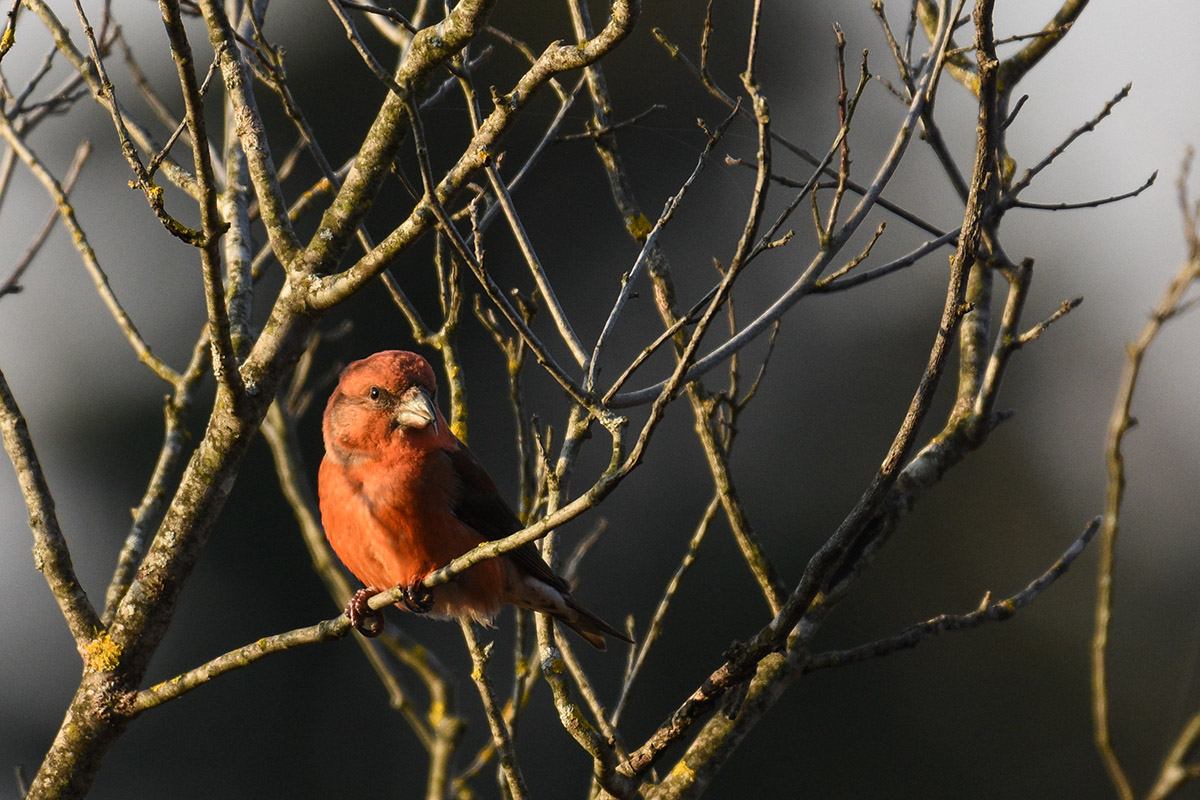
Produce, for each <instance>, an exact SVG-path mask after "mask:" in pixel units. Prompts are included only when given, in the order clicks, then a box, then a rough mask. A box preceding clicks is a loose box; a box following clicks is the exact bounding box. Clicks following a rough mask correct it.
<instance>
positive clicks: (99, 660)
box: [83, 631, 121, 672]
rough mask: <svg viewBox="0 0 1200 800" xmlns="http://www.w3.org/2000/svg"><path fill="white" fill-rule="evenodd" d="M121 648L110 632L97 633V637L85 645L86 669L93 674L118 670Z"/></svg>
mask: <svg viewBox="0 0 1200 800" xmlns="http://www.w3.org/2000/svg"><path fill="white" fill-rule="evenodd" d="M120 660H121V646H120V645H118V644H117V643H116V642H114V641H113V640H112V638H111V637H109V635H108V631H96V637H95V638H94V639H92V640H91V641H90V642H88V643H87V644H86V645H84V648H83V661H84V667H85V668H86V669H87V670H89V671H91V672H108V671H110V670H114V669H116V668H117V665H118V664H119V663H120Z"/></svg>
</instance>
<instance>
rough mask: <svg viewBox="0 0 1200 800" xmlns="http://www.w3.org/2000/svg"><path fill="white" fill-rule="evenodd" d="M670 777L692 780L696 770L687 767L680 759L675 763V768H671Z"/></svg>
mask: <svg viewBox="0 0 1200 800" xmlns="http://www.w3.org/2000/svg"><path fill="white" fill-rule="evenodd" d="M671 775H672V776H674V777H677V778H686V779H687V780H689V781H690V780H692V779H693V778H695V777H696V770H694V769H692V768H691V767H689V766H688V765H687V762H686V761H684V760H683V759H682V758H681V759H679V760H678V761H676V762H675V766H673V767H671Z"/></svg>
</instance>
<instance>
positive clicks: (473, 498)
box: [445, 442, 569, 594]
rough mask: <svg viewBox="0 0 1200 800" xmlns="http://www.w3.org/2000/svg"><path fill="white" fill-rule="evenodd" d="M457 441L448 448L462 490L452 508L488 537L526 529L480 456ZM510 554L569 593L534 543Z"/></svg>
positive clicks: (521, 563) (540, 577)
mask: <svg viewBox="0 0 1200 800" xmlns="http://www.w3.org/2000/svg"><path fill="white" fill-rule="evenodd" d="M457 444H458V446H457V447H455V448H452V449H447V450H446V451H445V453H446V455H447V456H449V457H450V464H451V466H452V467H453V468H454V471H455V472H456V473H457V474H458V478H459V485H460V487H461V489H462V491H461V495H460V497H459V498H458V502H457V503H455V504H454V507H453V508H452V509H451V512H452V513H453V514H454V516H456V517H458V518H459V519H460V520H462V521H463V522H465V523H466V524H467V525H469V526H471V527H472V528H474V529H475V531H476V532H477V533H478V534H479V535H480V536H482V537H483V538H484V539H491V540H494V539H503V538H504V537H505V536H508V535H509V534H510V533H516V532H517V531H519V530H521V529H522V528H524V527H525V526H524V525H522V524H521V520H520V518H519V517H518V516H517V514H516V512H514V511H513V510H512V508H511V507H510V506H509V505H508V503H506V502H504V498H503V497H501V496H500V491H499V490H498V489H497V488H496V484H495V482H493V481H492V477H491V476H490V475H488V473H487V470H486V469H484V467H483V464H481V463H479V459H477V458H475V455H474V454H473V453H472V452H471V451H470V450H468V449H467V446H466V445H464V444H463V443H462V442H458V443H457ZM507 556H508V557H509V558H511V559H512V560H513V561H514V562H516V564H517V565H518V566H519V567H521V569H522V570H523V571H525V572H527V573H529V574H531V575H533V576H534V577H536V578H538V579H539V580H541V581H543V582H544V583H548V584H550V585H551V586H553V587H554V588H555V589H557V590H558V591H560V592H562V593H564V594H569V587H568V586H567V582H566V581H564V580H563V579H562V578H560V577H559V576H558V575H555V574H554V570H552V569H550V567H549V565H547V564H546V562H545V561H543V560H542V557H541V555H540V554H539V553H538V551H537V548H536V547H534V546H533V543H532V542H531V543H529V544H525V545H522V546H520V547H518V548H517V549H516V550H510V551H509V552H508V553H507Z"/></svg>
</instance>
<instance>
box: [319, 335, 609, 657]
mask: <svg viewBox="0 0 1200 800" xmlns="http://www.w3.org/2000/svg"><path fill="white" fill-rule="evenodd" d="M436 394H437V382H436V379H435V377H434V374H433V369H432V368H431V367H430V366H429V363H428V362H427V361H425V359H424V358H422V357H421V356H419V355H417V354H416V353H409V352H405V351H402V350H386V351H383V352H380V353H376V354H374V355H372V356H369V357H367V358H364V359H362V360H361V361H355V362H354V363H353V364H351V365H350V366H348V367H346V369H345V371H343V372H342V375H341V378H340V380H339V381H338V385H337V388H336V389H335V390H334V392H333V394H332V395H331V396H330V398H329V403H328V405H327V406H326V408H325V417H324V423H323V432H324V438H325V457H324V459H322V461H321V470H320V475H319V479H318V488H319V495H320V501H321V521H322V523H323V524H324V526H325V535H326V537H327V538H328V539H329V544H330V545H331V546H332V547H333V550H334V552H335V553H337V555H338V558H340V559H341V560H342V563H343V564H345V565H346V567H347V568H349V570H350V571H351V572H353V573H354V575H355V577H357V578H358V579H359V580H360V581H362V583H363V584H364V586H365V587H366V588H364V589H362V590H360V591H359V592H357V593H356V594H355V596H354V599H353V600H351V601H350V603H349V605H348V606H347V609H346V613H347V614H348V615H349V616H350V621H351V623H353V625H354V627H355V628H356V629H358V630H359V631H360V632H362V633H364V634H367V635H374V634H376V633H378V632H379V630H380V629H381V627H382V625H381V620H379V619H378V618H377V617H375V616H374V614H373V612H371V611H370V609H369V607H368V606H367V604H366V603H367V600H368V599H369V598H370V597H371V596H372V595H375V594H378V593H379V592H381V591H384V590H386V589H390V588H392V587H394V586H401V587H404V599H403V602H404V605H405V606H407V607H408V608H409V610H412V611H416V612H419V613H429V614H432V615H433V616H435V617H442V618H450V617H456V618H464V617H465V618H468V619H472V620H475V621H476V622H481V623H485V624H487V623H490V622H491V620H492V619H493V618H494V617H495V615H496V613H497V612H498V611H499V610H500V607H501V606H502V605H504V604H505V603H509V604H512V605H515V606H519V607H521V608H528V609H532V610H534V611H539V612H541V613H543V614H548V615H549V616H551V617H553V618H554V619H557V620H559V621H560V622H562V623H563V624H564V625H566V626H567V627H569V628H571V629H572V630H574V631H575V632H576V633H578V634H579V635H580V636H582V637H583V638H584V639H586V640H587V641H588V642H589V643H590V644H591V645H593V646H595V647H598V648H600V649H601V650H603V649H605V640H604V635H605V634H607V635H609V636H613V637H616V638H617V639H621V640H622V641H626V642H628V641H630V639H629V638H628V637H626V636H625V635H624V634H622V633H621V632H620V631H618V630H617V629H615V628H613V627H612V626H611V625H609V624H608V623H606V622H604V620H602V619H600V618H599V617H597V616H596V615H595V614H593V613H592V612H590V611H588V610H587V609H585V608H584V607H583V606H581V605H579V603H578V602H576V600H575V598H573V597H572V596H571V592H570V587H568V586H567V582H566V581H565V580H563V579H562V578H561V577H560V576H558V575H556V574H555V573H554V571H553V570H551V569H550V567H549V566H548V565H547V564H546V562H545V561H543V560H542V557H541V555H540V554H539V553H538V551H537V548H535V547H534V546H533V544H526V545H524V546H522V547H519V548H517V549H516V550H511V551H509V552H507V553H505V554H503V555H501V556H498V557H496V558H492V559H488V560H487V561H483V562H480V563H479V564H476V565H475V566H473V567H471V568H470V569H468V570H466V571H465V572H463V573H461V574H460V575H458V577H457V578H455V579H454V580H452V581H450V582H449V583H444V584H440V585H438V586H435V587H433V588H432V589H426V588H425V587H424V586H423V585H422V583H421V582H422V580H423V579H424V577H425V576H426V575H428V574H429V573H430V572H432V571H433V570H435V569H438V568H440V567H443V566H445V565H446V564H448V563H449V562H450V561H451V560H453V559H454V558H456V557H458V556H460V555H462V554H463V553H465V552H467V551H468V550H470V549H472V548H473V547H475V546H476V545H478V544H480V543H481V542H485V541H488V540H491V539H500V538H502V537H504V536H507V535H509V534H510V533H514V532H515V531H519V530H521V528H522V527H524V526H523V525H522V524H521V521H520V519H518V518H517V515H516V514H515V513H514V512H513V510H512V508H511V507H510V506H509V505H508V503H506V502H505V501H504V498H503V497H501V495H500V492H499V490H497V489H496V484H495V483H494V482H493V481H492V479H491V477H490V476H489V475H488V473H487V470H485V469H484V467H483V465H482V464H480V463H479V460H478V459H476V458H475V456H474V455H472V453H471V451H470V450H468V449H467V446H466V445H465V444H463V443H462V442H461V441H459V439H458V437H456V436H455V435H454V434H453V433H452V432H451V431H450V428H449V426H448V425H447V424H446V420H445V419H444V418H443V417H442V414H441V411H439V410H438V407H437V405H436V404H435V402H434V399H435V397H436ZM397 605H399V604H397ZM368 619H370V624H368Z"/></svg>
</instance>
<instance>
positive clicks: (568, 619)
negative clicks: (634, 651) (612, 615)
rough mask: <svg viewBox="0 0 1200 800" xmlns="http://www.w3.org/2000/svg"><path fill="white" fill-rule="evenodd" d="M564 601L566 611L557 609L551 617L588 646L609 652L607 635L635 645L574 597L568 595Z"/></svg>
mask: <svg viewBox="0 0 1200 800" xmlns="http://www.w3.org/2000/svg"><path fill="white" fill-rule="evenodd" d="M563 600H565V601H566V609H555V610H554V611H553V612H551V616H553V617H554V618H555V619H557V620H559V621H560V622H562V623H563V624H564V625H566V626H567V627H568V628H570V629H571V630H573V631H575V632H576V633H578V634H579V635H580V636H582V637H583V638H584V639H587V642H588V644H590V645H591V646H592V647H595V648H597V649H599V650H607V649H608V645H607V644H606V643H605V641H604V635H605V634H608V635H609V636H612V637H613V638H614V639H620V640H621V641H622V642H628V643H629V644H633V639H630V638H629V637H628V636H626V635H625V634H623V633H621V632H620V631H619V630H617V629H616V628H614V627H613V626H612V625H609V624H608V623H607V622H605V621H604V620H602V619H600V618H599V617H597V616H596V615H595V614H593V613H592V612H591V611H588V610H587V609H586V608H584V607H583V606H581V605H579V603H577V602H576V601H575V598H574V597H571V596H570V595H566V596H565V597H564V598H563Z"/></svg>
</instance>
